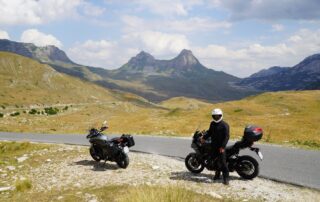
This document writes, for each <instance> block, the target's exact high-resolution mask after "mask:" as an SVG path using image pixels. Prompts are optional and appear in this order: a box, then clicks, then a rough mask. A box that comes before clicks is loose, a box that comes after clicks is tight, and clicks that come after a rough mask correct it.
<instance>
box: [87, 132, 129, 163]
mask: <svg viewBox="0 0 320 202" xmlns="http://www.w3.org/2000/svg"><path fill="white" fill-rule="evenodd" d="M105 129H106V128H105V127H101V129H100V130H97V129H95V128H92V129H90V131H89V134H88V135H87V139H89V142H90V143H91V146H90V155H91V157H92V158H93V159H94V160H95V161H98V162H99V161H101V160H104V161H115V162H116V163H117V165H118V166H119V167H120V168H127V167H128V165H129V157H128V153H129V147H132V146H134V144H135V142H134V139H133V137H132V136H131V135H122V136H121V137H116V138H112V139H110V140H109V139H108V138H107V136H105V135H104V134H102V131H104V130H105Z"/></svg>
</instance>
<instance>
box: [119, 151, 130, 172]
mask: <svg viewBox="0 0 320 202" xmlns="http://www.w3.org/2000/svg"><path fill="white" fill-rule="evenodd" d="M116 163H117V165H118V166H119V167H120V168H124V169H125V168H127V167H128V165H129V157H128V155H127V154H124V153H122V154H120V156H119V158H118V160H117V161H116Z"/></svg>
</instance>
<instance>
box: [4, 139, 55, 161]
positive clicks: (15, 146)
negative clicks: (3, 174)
mask: <svg viewBox="0 0 320 202" xmlns="http://www.w3.org/2000/svg"><path fill="white" fill-rule="evenodd" d="M46 148H49V146H48V145H44V144H32V143H29V142H0V165H3V166H4V165H16V164H17V163H18V161H17V159H16V157H19V156H22V155H24V154H27V153H29V152H32V151H36V150H42V149H46Z"/></svg>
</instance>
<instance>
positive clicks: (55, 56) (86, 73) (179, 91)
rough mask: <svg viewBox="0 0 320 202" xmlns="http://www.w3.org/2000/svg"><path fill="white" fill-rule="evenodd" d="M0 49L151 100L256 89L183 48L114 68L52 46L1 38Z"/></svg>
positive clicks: (236, 95) (217, 96) (211, 97)
mask: <svg viewBox="0 0 320 202" xmlns="http://www.w3.org/2000/svg"><path fill="white" fill-rule="evenodd" d="M0 50H2V51H8V52H13V53H16V54H19V55H23V56H26V57H29V58H32V59H36V60H38V61H39V62H41V63H46V64H48V65H50V66H51V67H52V68H53V69H55V70H56V71H58V72H61V73H64V74H68V75H71V76H74V77H78V78H81V79H83V80H86V81H89V82H93V83H95V84H98V85H100V86H103V87H105V88H107V89H114V90H121V91H126V92H130V93H134V94H137V95H140V96H142V97H144V98H146V99H148V100H150V101H153V102H160V101H163V100H166V99H168V98H172V97H178V96H184V97H190V98H196V99H203V100H208V101H214V102H217V101H225V100H235V99H240V98H243V97H245V96H248V95H252V94H255V93H257V92H258V91H256V90H251V89H249V88H246V87H239V86H236V85H234V83H236V82H239V81H240V79H239V78H237V77H235V76H232V75H229V74H226V73H224V72H221V71H215V70H212V69H209V68H206V67H205V66H203V65H202V64H201V63H200V62H199V60H198V59H197V58H196V57H195V56H194V55H193V54H192V52H191V51H190V50H182V51H181V53H180V54H179V55H178V56H177V57H175V58H173V59H171V60H158V59H155V58H154V57H153V56H152V55H150V54H149V53H146V52H144V51H142V52H140V53H139V54H138V55H136V56H135V57H133V58H131V59H130V60H129V61H128V62H127V63H126V64H124V65H123V66H121V67H120V68H119V69H116V70H106V69H103V68H96V67H89V66H83V65H79V64H76V63H74V62H73V61H71V60H70V59H69V58H68V57H67V55H66V54H65V53H64V52H63V51H62V50H60V49H58V48H56V47H54V46H46V47H37V46H34V45H33V44H29V43H19V42H13V41H9V40H0Z"/></svg>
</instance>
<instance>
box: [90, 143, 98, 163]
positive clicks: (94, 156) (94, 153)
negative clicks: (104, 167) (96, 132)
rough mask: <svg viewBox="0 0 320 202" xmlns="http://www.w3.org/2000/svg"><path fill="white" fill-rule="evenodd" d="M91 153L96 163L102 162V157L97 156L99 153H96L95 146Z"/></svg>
mask: <svg viewBox="0 0 320 202" xmlns="http://www.w3.org/2000/svg"><path fill="white" fill-rule="evenodd" d="M89 151H90V155H91V157H92V158H93V159H94V160H95V161H97V162H99V161H101V157H100V156H99V155H98V154H97V152H96V151H95V149H94V147H93V146H91V147H90V150H89Z"/></svg>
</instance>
